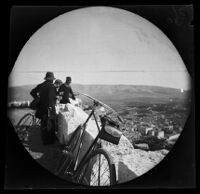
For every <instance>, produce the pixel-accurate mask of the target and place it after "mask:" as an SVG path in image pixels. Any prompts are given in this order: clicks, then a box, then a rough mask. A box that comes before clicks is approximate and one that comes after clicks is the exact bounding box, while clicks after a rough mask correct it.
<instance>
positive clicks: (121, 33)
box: [9, 7, 190, 89]
mask: <svg viewBox="0 0 200 194" xmlns="http://www.w3.org/2000/svg"><path fill="white" fill-rule="evenodd" d="M46 71H53V72H54V74H55V77H56V78H58V79H62V80H63V81H65V77H66V76H71V77H72V82H73V83H79V84H128V85H156V86H163V87H172V88H183V89H189V87H190V76H189V74H188V72H187V69H186V68H185V65H184V63H183V61H182V59H181V57H180V55H179V53H178V51H177V50H176V48H175V47H174V46H173V44H172V43H171V41H170V40H169V39H168V38H167V37H166V35H165V34H164V33H163V32H162V31H160V30H159V29H158V28H157V27H156V26H155V25H153V24H152V23H150V22H149V21H147V20H146V19H144V18H142V17H140V16H138V15H136V14H133V13H131V12H128V11H125V10H123V9H118V8H111V7H89V8H81V9H77V10H74V11H71V12H68V13H65V14H63V15H60V16H59V17H57V18H55V19H53V20H51V21H50V22H48V23H47V24H45V25H44V26H42V27H41V28H40V29H38V31H36V32H35V34H34V35H33V36H32V37H30V39H29V40H28V42H27V43H26V44H25V45H24V47H23V49H22V50H21V52H20V54H19V56H18V58H17V60H16V63H15V65H14V68H13V70H12V72H11V74H10V76H9V84H10V85H11V86H17V85H27V84H38V83H40V82H42V81H43V78H44V76H45V73H46Z"/></svg>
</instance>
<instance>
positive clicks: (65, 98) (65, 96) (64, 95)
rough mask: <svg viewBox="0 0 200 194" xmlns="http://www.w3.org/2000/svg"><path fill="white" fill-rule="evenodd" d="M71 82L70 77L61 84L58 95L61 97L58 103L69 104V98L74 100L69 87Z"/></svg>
mask: <svg viewBox="0 0 200 194" xmlns="http://www.w3.org/2000/svg"><path fill="white" fill-rule="evenodd" d="M71 81H72V79H71V77H66V82H65V83H64V84H62V85H61V86H60V88H59V95H60V96H61V100H60V103H62V104H67V103H70V101H69V98H72V99H73V100H76V98H75V96H74V93H73V91H72V88H71V86H70V84H71Z"/></svg>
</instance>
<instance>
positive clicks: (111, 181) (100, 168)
mask: <svg viewBox="0 0 200 194" xmlns="http://www.w3.org/2000/svg"><path fill="white" fill-rule="evenodd" d="M80 169H81V170H80V173H78V176H77V179H76V181H75V182H78V183H80V184H83V185H89V186H111V185H115V184H116V171H115V165H114V163H113V161H112V159H111V158H110V156H109V154H108V153H107V152H106V151H105V150H104V149H102V148H100V149H97V150H95V151H94V152H93V153H92V154H91V155H90V156H89V158H88V159H87V160H86V161H85V163H84V164H83V165H82V166H81V167H80Z"/></svg>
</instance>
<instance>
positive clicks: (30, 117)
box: [15, 112, 40, 141]
mask: <svg viewBox="0 0 200 194" xmlns="http://www.w3.org/2000/svg"><path fill="white" fill-rule="evenodd" d="M36 127H40V120H39V119H38V118H36V117H35V113H34V112H29V113H27V114H25V115H24V116H23V117H22V118H21V119H20V120H19V122H18V123H17V125H16V126H15V130H16V132H17V134H18V136H19V139H20V140H21V141H26V138H27V136H28V131H29V130H31V129H32V128H36Z"/></svg>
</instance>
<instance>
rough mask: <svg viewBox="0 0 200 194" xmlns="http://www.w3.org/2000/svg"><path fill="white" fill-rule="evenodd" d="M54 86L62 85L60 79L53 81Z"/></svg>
mask: <svg viewBox="0 0 200 194" xmlns="http://www.w3.org/2000/svg"><path fill="white" fill-rule="evenodd" d="M54 83H55V84H62V83H63V82H62V81H61V80H60V79H57V80H55V82H54Z"/></svg>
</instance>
